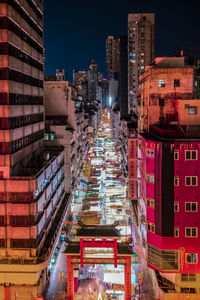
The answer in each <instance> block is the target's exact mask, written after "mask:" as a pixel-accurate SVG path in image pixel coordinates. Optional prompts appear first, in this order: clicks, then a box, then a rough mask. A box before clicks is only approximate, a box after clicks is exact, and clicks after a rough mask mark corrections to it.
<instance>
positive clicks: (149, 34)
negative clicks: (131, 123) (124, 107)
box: [128, 13, 155, 114]
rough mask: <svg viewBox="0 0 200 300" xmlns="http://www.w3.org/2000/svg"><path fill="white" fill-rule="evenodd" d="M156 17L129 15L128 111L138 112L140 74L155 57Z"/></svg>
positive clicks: (151, 15) (152, 15)
mask: <svg viewBox="0 0 200 300" xmlns="http://www.w3.org/2000/svg"><path fill="white" fill-rule="evenodd" d="M154 18H155V15H154V14H151V13H147V14H146V13H145V14H129V15H128V113H129V114H137V88H138V80H139V76H140V75H141V74H143V73H144V71H145V66H147V65H149V64H150V63H151V61H152V59H153V57H154Z"/></svg>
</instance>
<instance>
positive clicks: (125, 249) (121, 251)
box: [64, 241, 134, 255]
mask: <svg viewBox="0 0 200 300" xmlns="http://www.w3.org/2000/svg"><path fill="white" fill-rule="evenodd" d="M117 253H118V255H133V254H134V252H133V249H132V247H131V246H130V245H129V244H125V243H117ZM64 254H75V255H78V254H80V242H79V241H73V242H69V244H68V245H67V246H66V248H65V251H64Z"/></svg>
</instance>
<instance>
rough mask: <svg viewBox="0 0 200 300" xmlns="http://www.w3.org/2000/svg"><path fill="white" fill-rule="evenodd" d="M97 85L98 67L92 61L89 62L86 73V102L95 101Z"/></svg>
mask: <svg viewBox="0 0 200 300" xmlns="http://www.w3.org/2000/svg"><path fill="white" fill-rule="evenodd" d="M97 85H98V66H97V64H96V63H95V61H94V60H91V62H90V66H89V71H88V100H89V101H93V102H95V101H96V92H97Z"/></svg>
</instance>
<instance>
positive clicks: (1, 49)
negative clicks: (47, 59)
mask: <svg viewBox="0 0 200 300" xmlns="http://www.w3.org/2000/svg"><path fill="white" fill-rule="evenodd" d="M0 54H2V55H10V56H14V57H16V58H17V59H19V60H21V61H23V62H25V63H27V64H29V65H31V66H33V67H35V68H37V69H39V70H40V71H43V64H42V63H41V62H39V61H37V60H36V59H34V58H32V57H31V56H29V55H27V54H26V53H24V52H22V51H21V50H20V49H18V48H16V47H15V46H13V45H11V44H8V43H0Z"/></svg>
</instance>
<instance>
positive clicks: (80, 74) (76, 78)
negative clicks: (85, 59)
mask: <svg viewBox="0 0 200 300" xmlns="http://www.w3.org/2000/svg"><path fill="white" fill-rule="evenodd" d="M87 81H88V71H84V70H73V84H74V85H75V86H76V87H77V88H78V89H79V88H80V87H81V86H82V85H85V83H86V82H87Z"/></svg>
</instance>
